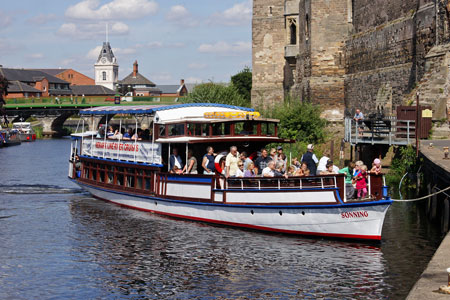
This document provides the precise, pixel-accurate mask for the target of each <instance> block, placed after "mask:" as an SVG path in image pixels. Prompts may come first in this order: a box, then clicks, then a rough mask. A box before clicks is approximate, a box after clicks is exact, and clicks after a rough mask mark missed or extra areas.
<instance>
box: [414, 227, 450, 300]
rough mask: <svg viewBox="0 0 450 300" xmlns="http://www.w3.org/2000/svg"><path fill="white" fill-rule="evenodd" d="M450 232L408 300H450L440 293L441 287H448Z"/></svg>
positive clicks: (449, 296)
mask: <svg viewBox="0 0 450 300" xmlns="http://www.w3.org/2000/svg"><path fill="white" fill-rule="evenodd" d="M449 257H450V232H449V233H447V236H446V237H445V238H444V240H443V241H442V243H441V245H440V246H439V248H438V250H437V251H436V253H435V254H434V256H433V258H432V259H431V261H430V263H429V264H428V266H427V268H426V269H425V271H424V272H423V273H422V275H420V278H419V280H418V281H417V282H416V284H415V285H414V287H413V288H412V289H411V292H410V293H409V295H408V297H407V298H406V299H407V300H423V299H438V300H439V299H445V300H448V299H450V295H448V294H441V293H438V290H439V287H440V286H442V285H447V280H448V273H447V271H446V270H447V268H449V267H450V261H449V259H448V258H449Z"/></svg>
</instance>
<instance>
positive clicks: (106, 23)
mask: <svg viewBox="0 0 450 300" xmlns="http://www.w3.org/2000/svg"><path fill="white" fill-rule="evenodd" d="M105 25H106V42H108V22H106V24H105Z"/></svg>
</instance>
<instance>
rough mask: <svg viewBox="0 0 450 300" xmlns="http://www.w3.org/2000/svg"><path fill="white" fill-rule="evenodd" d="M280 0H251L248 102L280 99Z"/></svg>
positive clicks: (283, 40) (282, 44) (282, 29)
mask: <svg viewBox="0 0 450 300" xmlns="http://www.w3.org/2000/svg"><path fill="white" fill-rule="evenodd" d="M284 2H285V1H284V0H254V1H253V20H252V40H253V45H252V64H253V66H252V74H253V75H252V104H253V105H256V106H258V105H264V106H266V105H271V104H274V103H277V102H281V101H283V99H284V77H285V76H284V65H285V63H286V60H285V58H284V47H285V45H286V31H285V24H284V22H285V17H284Z"/></svg>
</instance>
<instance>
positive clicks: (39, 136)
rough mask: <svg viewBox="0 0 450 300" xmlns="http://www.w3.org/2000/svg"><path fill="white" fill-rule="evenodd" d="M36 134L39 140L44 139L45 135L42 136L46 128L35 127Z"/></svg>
mask: <svg viewBox="0 0 450 300" xmlns="http://www.w3.org/2000/svg"><path fill="white" fill-rule="evenodd" d="M33 130H34V133H36V138H37V139H42V138H43V137H44V135H43V134H42V132H43V130H44V128H43V127H42V126H33Z"/></svg>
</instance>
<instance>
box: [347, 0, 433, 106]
mask: <svg viewBox="0 0 450 300" xmlns="http://www.w3.org/2000/svg"><path fill="white" fill-rule="evenodd" d="M429 2H430V1H427V0H408V1H404V0H403V1H402V0H375V1H355V4H354V17H353V18H354V22H353V25H354V29H355V33H354V34H353V35H352V36H351V37H350V38H349V39H348V41H347V42H346V63H347V72H346V73H347V75H346V78H345V104H346V107H347V108H350V109H351V108H356V107H359V108H361V109H362V110H363V111H366V112H367V111H374V110H375V109H376V100H377V95H380V91H381V90H385V89H386V87H389V88H391V87H392V95H389V96H388V97H387V98H388V99H389V101H392V103H389V104H388V105H390V106H393V107H395V106H397V105H400V104H402V102H403V99H404V96H405V95H407V94H408V93H411V92H412V91H413V89H414V88H415V86H416V82H417V81H418V80H419V79H420V78H421V77H422V76H423V74H424V72H425V56H426V54H427V52H428V51H429V50H430V49H431V47H432V46H433V45H434V43H435V39H436V36H435V34H434V28H435V25H434V16H435V7H434V5H433V4H427V3H429ZM415 8H418V9H415Z"/></svg>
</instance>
